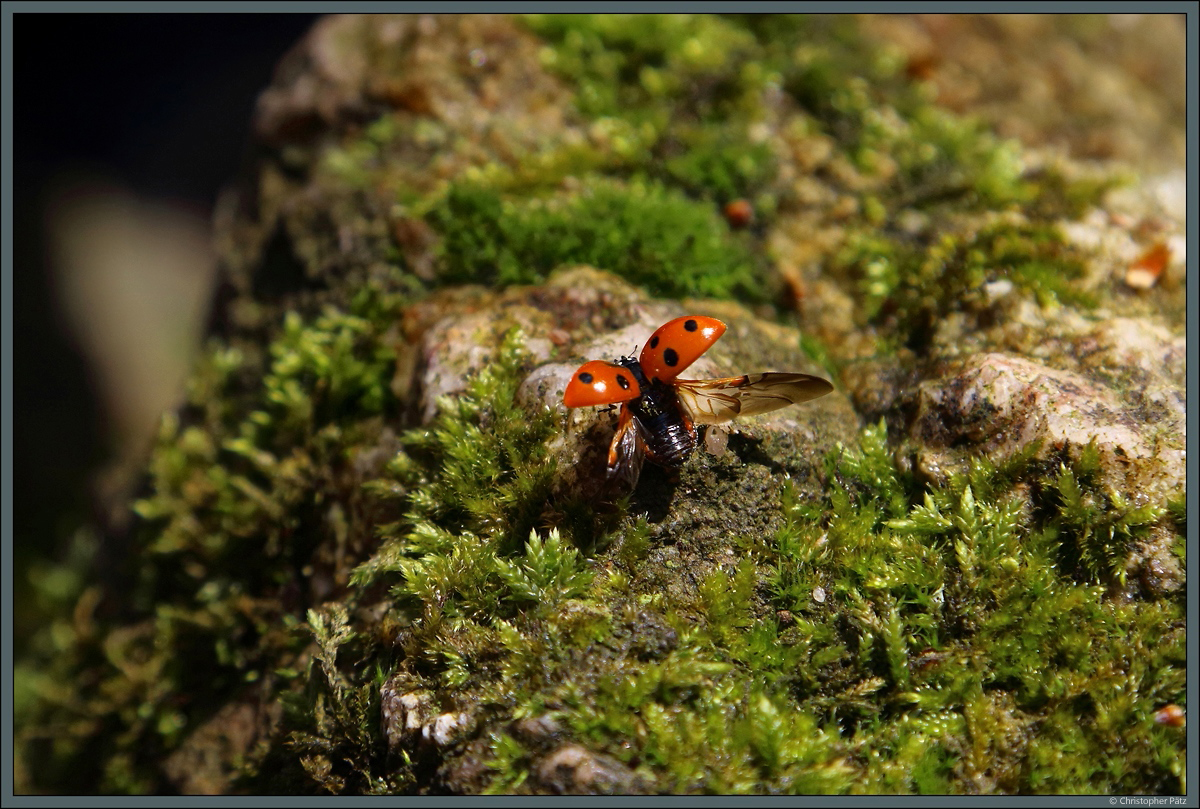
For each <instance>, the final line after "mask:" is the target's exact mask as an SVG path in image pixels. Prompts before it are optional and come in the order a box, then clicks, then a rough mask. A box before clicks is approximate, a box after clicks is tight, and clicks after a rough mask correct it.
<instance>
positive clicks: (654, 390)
mask: <svg viewBox="0 0 1200 809" xmlns="http://www.w3.org/2000/svg"><path fill="white" fill-rule="evenodd" d="M724 333H725V324H724V323H722V322H721V321H720V320H717V319H716V318H713V317H706V316H704V315H685V316H683V317H678V318H675V319H674V320H672V321H669V322H667V323H664V324H663V325H662V326H660V327H659V328H658V329H657V330H656V331H655V332H654V334H652V335H651V336H650V339H649V340H648V341H647V342H646V345H645V346H644V347H643V348H642V351H641V354H640V355H639V356H638V358H637V359H636V360H635V359H634V358H633V357H621V358H619V359H618V360H617V361H616V362H605V361H603V360H592V361H590V362H586V363H584V364H583V365H581V366H580V367H579V369H578V370H576V371H575V373H574V374H573V375H572V376H571V381H570V382H569V383H568V384H567V388H566V390H565V391H564V392H563V404H564V405H566V406H567V407H589V406H594V405H614V404H620V405H621V412H620V416H619V417H618V421H617V430H616V434H615V435H614V436H613V440H612V444H611V445H610V446H609V451H608V476H609V477H610V478H612V477H622V478H624V479H625V480H626V481H628V482H629V483H630V485H631V486H632V485H635V484H636V483H637V478H638V475H639V473H640V471H641V465H642V459H643V457H649V458H650V459H651V460H653V461H655V462H656V463H658V464H661V465H663V466H672V467H673V466H679V465H681V464H682V463H683V462H684V460H686V459H687V457H688V456H689V455H691V453H692V451H693V450H694V449H695V447H696V425H697V424H723V423H725V422H727V421H729V420H731V419H733V418H734V417H735V416H739V415H742V416H748V415H756V414H759V413H769V412H771V411H772V410H777V409H779V408H781V407H787V406H788V405H792V404H798V403H800V402H805V401H808V400H810V399H815V398H817V397H818V396H824V395H825V394H826V393H829V392H830V391H832V390H833V386H832V385H831V384H830V383H829V382H828V381H827V380H824V379H821V378H820V377H815V376H810V375H808V374H793V373H765V374H743V375H742V376H734V377H725V378H722V379H706V380H688V379H679V378H678V376H679V373H680V372H681V371H683V370H685V369H686V368H687V367H688V366H689V365H691V364H692V363H693V362H695V361H696V360H697V359H699V358H700V356H701V355H702V354H704V352H705V351H707V350H708V349H709V348H710V347H712V345H713V343H715V342H716V341H717V340H719V339H720V338H721V335H722V334H724Z"/></svg>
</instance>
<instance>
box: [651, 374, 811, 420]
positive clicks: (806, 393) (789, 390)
mask: <svg viewBox="0 0 1200 809" xmlns="http://www.w3.org/2000/svg"><path fill="white" fill-rule="evenodd" d="M674 384H675V393H676V394H677V395H678V396H679V404H680V406H681V407H682V408H683V410H684V413H685V414H686V415H687V416H688V417H690V418H691V420H692V421H693V422H695V423H696V424H724V423H726V422H727V421H730V420H732V419H734V418H736V417H738V416H755V415H758V414H760V413H770V412H771V411H772V410H778V409H780V408H781V407H787V406H788V405H794V404H800V403H801V402H807V401H809V400H811V399H816V398H817V397H819V396H824V395H825V394H827V393H829V392H830V391H832V390H833V385H831V384H830V383H829V382H828V381H827V380H824V379H821V378H820V377H819V376H809V375H808V374H783V373H767V374H743V375H742V376H730V377H724V378H722V379H676V380H675V383H674Z"/></svg>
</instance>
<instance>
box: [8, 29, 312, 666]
mask: <svg viewBox="0 0 1200 809" xmlns="http://www.w3.org/2000/svg"><path fill="white" fill-rule="evenodd" d="M314 20H315V15H307V14H269V15H268V14H26V13H18V14H15V15H13V18H12V30H13V43H14V45H13V50H14V70H13V84H14V114H13V155H14V167H13V169H14V170H13V174H12V179H13V190H14V209H15V210H14V222H13V224H14V235H15V238H14V242H13V254H14V262H13V264H14V278H13V288H14V295H13V315H14V323H13V331H14V352H13V355H14V368H13V388H14V412H13V430H14V441H13V468H14V480H13V497H14V509H13V527H14V535H15V536H14V539H15V544H14V557H15V558H14V561H15V566H14V571H13V572H14V585H15V588H14V589H15V592H14V597H15V603H16V605H17V609H16V614H15V615H14V619H15V630H16V631H15V636H14V640H15V641H16V645H17V653H18V655H19V654H20V647H21V646H22V645H23V643H22V642H23V641H24V640H26V639H27V638H28V633H29V632H30V631H32V630H33V628H34V626H33V624H34V623H35V622H36V621H37V620H38V619H37V610H36V609H35V608H33V607H28V608H23V605H27V604H28V603H29V601H28V600H27V599H23V597H22V596H23V593H26V591H27V589H28V578H29V575H30V574H29V571H30V570H31V569H36V567H37V566H38V565H39V564H42V563H44V562H50V561H52V560H55V559H57V558H60V557H61V556H62V555H64V554H65V553H67V552H68V548H69V545H70V543H71V540H72V537H73V536H75V535H76V532H77V531H78V530H79V528H80V526H84V525H86V524H88V523H90V522H92V521H93V520H94V519H95V518H96V517H98V516H99V514H98V511H97V509H98V508H99V507H100V506H99V502H98V500H97V492H98V491H101V492H102V491H103V489H104V481H103V477H104V474H105V470H106V469H107V468H109V467H111V466H113V464H114V463H118V462H119V460H120V456H121V455H122V454H125V455H128V454H129V453H130V452H134V453H136V452H137V451H138V446H137V445H138V443H139V441H140V443H141V444H143V445H144V444H145V438H142V439H138V438H137V436H136V433H138V431H139V430H141V431H142V433H143V435H144V430H145V423H146V421H147V420H148V419H150V418H153V416H152V415H148V412H149V409H150V408H153V407H155V406H157V405H156V402H157V403H161V402H164V401H165V402H167V403H168V404H169V403H170V401H171V400H172V397H173V396H176V395H177V394H176V393H174V392H173V391H172V390H169V389H167V390H164V389H163V388H164V387H166V388H171V387H174V388H178V387H179V384H180V382H181V377H180V373H185V372H186V370H185V369H179V368H177V367H176V366H178V365H179V364H180V362H181V361H184V362H186V360H187V358H188V356H189V354H190V352H191V351H193V350H194V346H195V344H196V339H195V337H190V336H189V335H187V334H171V333H170V328H171V327H172V326H173V325H174V324H182V325H181V326H179V329H181V330H182V331H184V332H188V331H195V330H196V329H197V324H202V323H203V320H204V317H205V316H206V314H207V298H208V290H209V289H210V288H211V274H212V261H211V255H210V253H209V252H208V249H207V241H208V228H209V222H210V219H211V212H212V208H213V204H214V201H215V200H216V198H217V195H218V193H219V191H220V189H221V188H222V186H223V185H225V184H226V183H228V182H229V181H230V180H231V179H232V178H233V177H234V175H235V174H236V173H237V172H238V169H239V165H240V164H241V162H242V160H243V157H244V155H245V154H246V149H247V138H248V133H249V131H250V121H251V113H252V110H253V107H254V102H255V98H256V96H257V94H258V93H259V92H260V91H261V90H262V89H263V88H265V87H266V86H267V84H268V83H269V82H270V80H271V76H272V71H273V69H274V66H275V65H276V63H277V62H278V61H279V59H280V57H281V56H282V55H283V54H284V53H285V52H286V51H287V49H288V48H289V47H291V46H292V45H293V44H294V43H295V42H296V41H297V40H299V39H300V38H301V37H302V36H303V35H304V33H305V32H306V31H307V30H308V28H309V27H310V26H311V25H312V24H313V22H314ZM97 309H105V310H106V311H108V312H110V313H113V312H116V313H118V314H117V315H116V317H113V316H112V315H111V314H110V315H109V316H107V320H104V319H102V318H98V317H97V316H95V315H94V314H93V313H92V310H97ZM164 329H166V336H165V337H164ZM166 343H171V345H164V344H166ZM133 350H141V351H145V352H146V355H147V356H145V357H139V358H138V360H139V361H138V362H137V363H133V362H130V361H129V360H130V357H129V356H125V357H124V359H125V361H124V362H122V353H123V352H129V351H133ZM146 363H149V365H150V366H154V365H155V364H156V363H157V367H158V369H159V371H160V373H159V374H158V376H159V378H161V379H165V380H167V381H166V382H165V383H161V382H160V383H159V389H158V390H157V392H155V393H153V394H152V395H151V396H150V398H149V399H148V400H146V401H143V402H141V403H140V410H139V409H138V406H134V407H133V409H132V410H129V409H128V408H125V405H123V404H120V403H119V398H118V397H117V396H116V393H117V392H118V391H119V389H120V388H121V387H122V386H125V387H130V386H131V382H139V383H140V382H141V381H142V380H140V379H137V378H136V377H137V375H138V374H139V373H142V374H145V373H152V372H150V371H147V372H142V371H138V370H136V367H135V366H143V365H145V364H146ZM164 366H166V367H167V370H166V372H165V374H164V373H162V369H163V367H164ZM155 397H157V398H155ZM123 408H125V409H123ZM152 429H153V428H152V427H151V431H152ZM131 436H132V439H131Z"/></svg>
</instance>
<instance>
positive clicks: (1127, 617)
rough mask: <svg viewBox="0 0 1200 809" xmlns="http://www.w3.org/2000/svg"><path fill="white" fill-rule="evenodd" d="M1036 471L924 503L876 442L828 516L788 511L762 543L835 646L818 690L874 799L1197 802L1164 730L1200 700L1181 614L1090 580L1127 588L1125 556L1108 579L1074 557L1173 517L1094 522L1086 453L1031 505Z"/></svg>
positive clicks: (845, 466)
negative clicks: (1191, 696) (1080, 797)
mask: <svg viewBox="0 0 1200 809" xmlns="http://www.w3.org/2000/svg"><path fill="white" fill-rule="evenodd" d="M1031 457H1032V456H1029V455H1027V456H1025V457H1023V458H1019V459H1017V466H1018V467H1023V468H1004V469H999V468H997V467H996V466H995V465H993V464H991V463H990V462H989V461H987V460H986V459H978V460H977V461H975V462H974V463H973V464H972V465H971V467H970V469H969V471H968V472H966V473H963V474H959V475H955V476H953V477H952V478H951V480H950V481H949V482H948V484H947V485H945V486H943V487H934V488H932V489H929V490H927V491H926V492H924V494H923V496H921V495H919V493H918V492H916V491H915V490H914V489H913V488H912V481H911V480H909V479H907V478H906V477H905V476H903V475H900V474H898V473H897V472H896V470H895V468H894V466H893V462H892V459H891V457H890V453H888V452H887V451H886V444H885V443H884V442H883V429H882V426H880V427H877V428H869V429H868V430H867V431H865V432H864V435H863V453H862V454H861V455H857V454H847V455H846V456H844V457H843V458H841V459H838V460H836V463H835V466H834V467H833V470H832V471H833V474H835V475H836V476H837V477H838V478H839V480H840V485H838V486H835V487H831V490H830V493H829V495H828V501H827V504H825V505H824V507H820V506H817V505H815V504H807V505H805V504H800V503H795V502H793V503H790V504H788V508H789V510H790V511H791V513H792V514H793V515H794V516H793V518H792V519H791V521H789V523H788V525H787V526H786V527H785V529H784V530H782V531H780V532H779V533H778V534H777V535H776V537H775V538H774V541H773V542H771V543H767V545H766V546H764V547H759V548H757V550H758V552H760V553H762V554H763V555H764V557H765V558H766V559H767V560H768V561H769V563H770V565H771V567H772V568H773V573H772V574H771V581H772V597H773V601H774V603H775V604H776V605H777V606H779V607H780V608H782V609H786V610H788V611H789V612H790V613H791V614H793V615H794V616H796V618H797V621H798V622H800V623H802V624H803V625H804V627H805V632H804V634H805V635H807V636H811V637H813V638H814V640H815V642H817V643H819V644H820V645H821V646H822V647H823V648H824V650H826V655H827V657H826V659H825V661H824V665H823V667H822V669H821V670H822V671H823V672H824V674H823V676H822V677H821V678H820V679H819V680H818V679H815V678H814V679H812V680H809V681H807V682H806V681H805V680H804V679H801V680H800V681H799V682H798V685H799V686H800V687H801V689H802V690H801V692H800V693H802V694H809V695H811V697H810V698H811V700H812V702H813V703H815V704H817V705H821V704H824V705H827V706H828V709H829V710H830V711H833V712H835V714H836V715H837V717H838V721H839V722H840V723H841V727H842V728H843V731H844V732H847V733H849V734H850V735H851V737H852V739H853V741H852V742H851V743H850V745H851V747H852V749H854V750H856V751H857V753H858V755H859V756H861V757H862V758H861V759H860V760H861V761H863V762H865V773H864V775H865V780H864V781H862V782H861V783H862V784H863V785H864V786H865V785H868V784H869V785H870V786H865V791H868V792H870V791H903V792H908V791H919V790H922V789H926V788H932V789H935V790H937V791H948V792H975V791H984V792H990V791H1001V792H1024V791H1042V792H1077V791H1083V792H1110V791H1118V792H1162V791H1166V792H1176V791H1182V788H1183V784H1182V781H1181V780H1180V779H1181V778H1182V774H1183V768H1182V756H1183V748H1182V739H1181V738H1176V739H1174V740H1171V738H1170V734H1169V733H1166V732H1164V729H1163V728H1161V727H1159V726H1156V725H1155V724H1154V723H1153V720H1152V716H1153V714H1154V711H1155V710H1156V709H1157V708H1158V707H1160V706H1161V705H1163V704H1166V703H1170V702H1174V701H1177V700H1178V699H1181V698H1182V697H1183V693H1182V688H1183V682H1184V669H1183V667H1182V661H1183V640H1184V634H1183V623H1182V610H1181V605H1180V604H1178V603H1175V602H1173V601H1155V602H1130V603H1124V602H1119V601H1108V600H1106V599H1105V598H1104V595H1103V592H1104V591H1103V589H1102V588H1098V587H1094V586H1091V585H1090V584H1088V583H1087V582H1089V581H1094V580H1095V579H1096V577H1097V575H1100V576H1101V578H1103V579H1106V578H1108V577H1109V576H1111V575H1113V573H1112V571H1111V567H1112V562H1113V558H1114V555H1119V554H1118V549H1116V548H1114V547H1112V546H1111V544H1107V545H1105V547H1104V553H1105V554H1106V557H1105V558H1106V559H1107V560H1108V561H1107V562H1106V563H1105V564H1103V565H1098V564H1097V563H1096V562H1095V561H1093V560H1091V559H1088V558H1084V557H1083V556H1081V555H1080V554H1078V553H1077V552H1076V551H1075V548H1076V543H1084V544H1089V543H1091V542H1092V540H1091V538H1092V537H1094V536H1095V535H1096V534H1100V535H1101V536H1103V537H1111V536H1113V535H1116V534H1119V533H1120V532H1121V531H1123V530H1124V531H1130V532H1133V531H1137V530H1139V529H1140V528H1141V527H1142V526H1145V525H1146V524H1147V523H1149V522H1153V521H1154V520H1155V519H1156V517H1157V516H1161V512H1160V511H1159V510H1155V509H1142V510H1129V509H1125V508H1122V507H1121V505H1120V504H1115V503H1108V504H1107V505H1105V503H1104V501H1100V500H1097V501H1095V502H1093V503H1092V509H1093V510H1091V511H1087V513H1083V512H1082V511H1079V510H1078V508H1079V504H1080V503H1081V501H1082V500H1083V499H1084V498H1085V497H1086V495H1083V494H1082V493H1079V492H1077V491H1076V489H1075V487H1074V486H1072V485H1070V484H1069V483H1068V482H1067V481H1069V480H1077V479H1078V478H1079V477H1084V478H1087V476H1088V470H1087V465H1088V461H1087V453H1082V455H1081V458H1082V459H1081V460H1080V461H1077V462H1076V464H1075V466H1076V467H1077V468H1075V469H1074V470H1070V469H1069V467H1067V466H1062V467H1059V472H1058V473H1057V475H1054V476H1052V477H1050V478H1048V479H1046V480H1045V484H1044V485H1041V486H1038V487H1037V488H1035V489H1034V490H1033V493H1032V502H1029V501H1027V500H1026V495H1024V494H1022V491H1023V489H1022V485H1027V482H1028V481H1029V479H1030V478H1031V477H1032V478H1034V479H1035V480H1036V479H1040V478H1041V477H1042V474H1041V473H1039V464H1037V463H1036V462H1034V461H1032V460H1031ZM1022 480H1023V481H1026V484H1021V485H1018V484H1017V482H1016V481H1022ZM1064 490H1066V491H1067V492H1068V493H1067V494H1064ZM823 514H827V515H828V516H824V517H823V516H821V515H823ZM1084 525H1086V526H1087V528H1086V529H1085V528H1083V526H1084ZM1068 526H1069V527H1070V528H1071V530H1069V531H1068V530H1064V529H1065V528H1067V527H1068ZM1110 528H1111V529H1112V530H1111V531H1110V530H1109V529H1110ZM1102 544H1103V543H1102ZM1068 558H1074V559H1075V560H1076V564H1066V563H1065V560H1066V559H1068ZM1121 561H1123V557H1121ZM1102 568H1103V569H1104V572H1103V573H1101V569H1102ZM818 588H820V589H821V590H822V591H823V594H824V597H823V599H821V600H819V601H818V602H817V603H814V598H813V595H812V594H813V593H814V592H816V591H817V589H818ZM831 606H832V610H833V612H834V613H835V614H838V615H841V616H844V618H842V619H838V620H832V619H831V618H832V616H830V615H828V614H827V610H829V609H830V608H831ZM808 676H809V677H812V673H811V672H810V673H809V675H808ZM868 684H873V685H871V686H870V688H869V689H868V690H869V691H870V698H869V699H864V698H863V697H864V696H865V694H864V692H863V689H864V688H866V687H867V685H868ZM839 690H840V694H839V696H838V697H837V698H836V699H831V698H830V697H831V696H833V694H838V693H839ZM851 695H857V696H856V697H855V698H853V699H850V698H848V697H850V696H851ZM1118 717H1119V718H1118ZM1114 722H1115V724H1114ZM1118 726H1119V727H1121V728H1122V729H1121V730H1120V731H1116V732H1114V728H1115V727H1118ZM1168 750H1170V751H1171V752H1168ZM1130 751H1136V752H1135V753H1133V754H1132V755H1131V753H1130Z"/></svg>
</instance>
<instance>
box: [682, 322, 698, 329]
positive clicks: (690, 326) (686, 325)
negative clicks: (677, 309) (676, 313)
mask: <svg viewBox="0 0 1200 809" xmlns="http://www.w3.org/2000/svg"><path fill="white" fill-rule="evenodd" d="M683 327H684V328H685V329H687V330H688V331H695V330H696V329H698V328H700V324H699V323H697V322H696V321H694V320H687V321H684V324H683Z"/></svg>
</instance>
